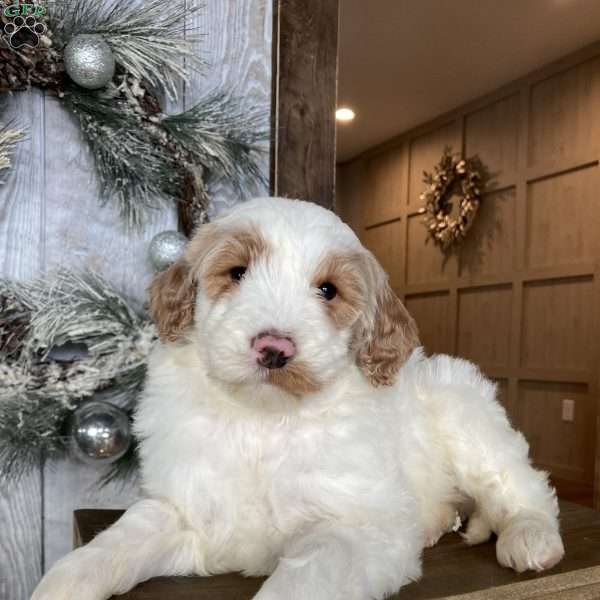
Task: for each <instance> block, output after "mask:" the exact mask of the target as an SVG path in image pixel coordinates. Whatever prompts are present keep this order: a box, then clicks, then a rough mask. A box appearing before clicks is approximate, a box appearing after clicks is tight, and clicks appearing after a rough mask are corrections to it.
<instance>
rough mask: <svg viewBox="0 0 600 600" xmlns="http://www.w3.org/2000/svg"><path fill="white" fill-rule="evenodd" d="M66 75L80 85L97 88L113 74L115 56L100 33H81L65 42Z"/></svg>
mask: <svg viewBox="0 0 600 600" xmlns="http://www.w3.org/2000/svg"><path fill="white" fill-rule="evenodd" d="M64 60H65V70H66V71H67V75H68V76H69V77H70V78H71V79H72V80H73V81H74V82H75V83H76V84H77V85H80V86H81V87H84V88H87V89H88V90H97V89H99V88H101V87H104V86H105V85H106V84H107V83H108V82H109V81H111V79H112V78H113V76H114V74H115V57H114V56H113V53H112V50H111V49H110V46H109V45H108V44H107V42H106V41H105V40H104V39H103V38H102V36H101V35H98V34H95V33H81V34H79V35H76V36H75V37H73V39H72V40H71V41H70V42H69V43H68V44H67V47H66V48H65V53H64Z"/></svg>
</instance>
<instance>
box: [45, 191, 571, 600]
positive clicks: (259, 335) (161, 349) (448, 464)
mask: <svg viewBox="0 0 600 600" xmlns="http://www.w3.org/2000/svg"><path fill="white" fill-rule="evenodd" d="M151 312H152V314H153V316H154V319H155V321H156V323H157V326H158V330H159V332H160V336H161V340H162V343H160V344H158V345H157V346H156V348H155V350H154V351H153V354H152V357H151V360H150V365H149V370H148V381H147V385H146V389H145V392H144V393H143V396H142V398H141V400H140V404H139V409H138V411H137V415H136V419H135V430H136V433H137V436H138V438H139V439H140V441H141V446H140V454H141V460H142V473H143V487H144V490H145V492H146V494H147V496H148V499H146V500H142V501H141V502H139V503H137V504H135V505H134V506H132V507H131V508H130V509H129V510H128V511H127V512H126V513H125V515H124V516H123V517H122V518H121V519H120V520H119V521H118V522H117V523H115V524H114V525H113V526H112V527H111V528H110V529H108V530H107V531H105V532H104V533H101V534H100V535H98V536H97V537H96V539H95V540H93V541H92V542H91V543H90V544H88V545H87V546H85V547H83V548H80V549H78V550H76V551H75V552H73V553H71V554H69V555H68V556H66V557H65V558H63V559H62V560H61V561H60V562H58V563H57V564H56V566H54V567H53V568H52V569H51V570H50V571H49V573H48V574H47V575H46V576H45V577H44V579H43V580H42V582H41V583H40V585H39V587H38V589H37V590H36V592H35V593H34V594H33V598H34V600H67V599H71V598H77V599H78V600H100V599H104V598H107V597H108V596H110V595H111V594H119V593H123V592H126V591H127V590H129V589H130V588H132V587H133V586H135V585H136V584H137V583H139V582H141V581H143V580H145V579H148V578H150V577H154V576H158V575H175V574H197V575H209V574H213V573H222V572H228V571H241V572H243V573H246V574H248V575H262V574H269V575H270V577H269V579H268V580H267V581H266V583H265V584H264V585H263V587H262V588H261V590H260V591H259V593H258V594H257V596H256V597H255V598H257V599H259V600H271V599H273V600H274V599H278V600H281V599H285V600H301V599H302V600H320V599H323V600H325V599H327V600H332V599H336V598H339V599H344V600H351V599H356V600H365V599H368V598H374V599H379V598H383V597H384V596H386V595H387V594H390V593H392V592H394V591H396V590H398V589H399V588H400V587H401V586H403V585H405V584H407V583H409V582H411V581H413V580H415V579H417V578H418V577H419V576H420V574H421V566H420V565H421V553H422V550H423V547H424V546H425V545H427V544H433V543H435V541H437V539H438V538H439V537H440V536H441V535H443V534H444V533H445V532H446V531H448V530H450V529H451V528H452V527H453V526H454V524H455V522H456V520H457V511H458V512H460V513H461V514H463V513H464V512H466V511H470V512H471V513H472V514H471V517H470V520H469V524H468V527H467V530H466V533H465V539H466V541H467V543H478V542H482V541H484V540H486V539H488V537H489V536H490V533H491V532H492V531H493V532H495V533H496V534H497V535H498V541H497V556H498V560H499V562H500V563H501V564H502V565H505V566H508V567H512V568H514V569H516V570H517V571H523V570H525V569H535V570H541V569H547V568H550V567H552V566H553V565H554V564H556V563H557V562H558V561H559V560H560V559H561V557H562V555H563V552H564V551H563V545H562V541H561V538H560V535H559V526H558V520H557V515H558V509H557V502H556V498H555V494H554V491H553V490H552V489H551V488H550V487H549V485H548V482H547V478H546V475H545V474H543V473H541V472H538V471H536V470H534V469H533V468H532V467H531V466H530V463H529V459H528V446H527V443H526V442H525V439H524V438H523V436H522V435H521V434H520V433H517V432H515V431H514V430H513V429H512V428H511V427H510V425H509V422H508V420H507V418H506V414H505V412H504V410H503V408H502V407H501V406H500V404H499V403H498V402H497V400H496V393H495V388H494V385H493V384H492V383H491V382H489V381H488V380H486V379H485V378H484V377H483V376H482V375H481V374H480V372H479V371H478V370H477V368H476V367H475V366H474V365H472V364H470V363H468V362H465V361H463V360H458V359H453V358H449V357H447V356H437V357H433V358H426V357H425V356H424V355H423V353H422V351H421V350H420V349H419V348H418V346H419V342H418V338H417V331H416V327H415V324H414V322H413V320H412V319H411V317H410V316H409V315H408V313H407V312H406V310H405V308H404V307H403V305H402V304H401V302H400V301H399V300H398V298H397V297H396V296H395V295H394V293H393V292H392V290H391V289H390V287H389V285H388V282H387V277H386V275H385V274H384V272H383V270H382V269H381V267H380V266H379V265H378V263H377V262H376V260H375V259H374V258H373V256H372V255H371V254H370V253H369V252H368V251H367V250H365V249H364V248H363V247H362V246H361V244H360V242H359V241H358V239H357V238H356V236H355V235H354V234H353V233H352V231H351V230H350V229H349V228H348V227H347V226H346V225H344V224H343V223H342V222H341V221H340V220H339V219H338V218H337V217H336V216H335V215H334V214H333V213H331V212H328V211H326V210H324V209H322V208H320V207H318V206H316V205H313V204H309V203H305V202H300V201H292V200H284V199H276V198H264V199H257V200H253V201H251V202H248V203H246V204H243V205H241V206H239V207H237V208H235V209H234V210H232V211H231V212H230V213H229V214H227V215H225V216H223V217H221V218H219V219H217V220H216V221H215V222H214V223H211V224H209V225H205V226H202V227H201V229H200V231H199V232H198V234H197V235H196V236H195V237H194V239H193V240H192V241H191V243H190V244H189V246H188V249H187V252H186V254H185V257H184V258H182V259H181V260H180V261H179V262H177V263H176V264H175V265H173V266H172V267H171V268H170V269H168V270H167V271H165V272H163V273H161V274H160V275H158V277H157V278H156V280H155V281H154V283H153V286H152V289H151Z"/></svg>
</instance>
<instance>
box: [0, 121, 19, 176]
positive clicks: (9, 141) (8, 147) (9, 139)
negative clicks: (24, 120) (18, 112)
mask: <svg viewBox="0 0 600 600" xmlns="http://www.w3.org/2000/svg"><path fill="white" fill-rule="evenodd" d="M24 138H25V131H24V130H23V129H15V128H14V127H13V125H12V124H11V123H9V124H7V125H2V126H0V171H4V170H6V169H9V168H10V167H11V166H12V155H13V153H14V151H15V147H16V145H17V143H18V142H20V141H21V140H23V139H24ZM3 183H5V181H4V180H3V179H0V184H3Z"/></svg>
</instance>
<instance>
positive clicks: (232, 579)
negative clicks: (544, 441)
mask: <svg viewBox="0 0 600 600" xmlns="http://www.w3.org/2000/svg"><path fill="white" fill-rule="evenodd" d="M121 514H122V511H118V510H77V511H75V544H76V545H81V544H85V543H87V542H88V541H90V540H91V539H92V538H93V537H94V535H96V534H97V533H98V532H99V531H102V530H103V529H105V528H106V527H108V526H109V525H110V524H111V523H113V522H114V521H115V520H116V519H118V518H119V516H120V515H121ZM561 526H562V533H563V540H564V543H565V549H566V556H565V558H564V559H563V561H562V562H561V563H560V564H559V565H557V566H556V567H555V568H554V569H551V570H550V571H546V572H543V573H539V574H538V573H531V572H528V573H524V574H521V575H519V574H517V573H514V572H513V571H512V570H510V569H504V568H502V567H501V566H500V565H498V563H497V562H496V554H495V547H494V543H493V542H488V543H486V544H482V545H480V546H475V547H471V548H470V547H469V546H466V545H465V544H464V543H463V541H462V539H461V538H460V536H459V535H458V534H449V535H446V536H445V537H444V538H442V540H441V541H440V542H439V543H438V544H437V545H436V546H435V547H434V548H429V549H427V550H425V553H424V559H423V563H424V564H423V573H424V574H423V577H422V579H421V580H420V581H418V582H417V583H413V584H411V585H409V586H406V587H405V588H403V589H402V591H401V592H400V593H399V594H397V595H395V596H393V600H408V599H409V598H410V599H411V600H425V599H429V600H431V599H437V600H440V599H442V598H444V599H447V598H454V597H457V596H458V597H460V600H496V599H500V598H502V599H510V600H524V599H530V598H531V599H533V598H535V600H539V599H541V598H544V599H546V600H558V599H560V600H586V599H589V600H592V599H597V598H600V512H596V511H594V510H591V509H589V508H587V507H584V506H580V505H577V504H572V503H570V502H561ZM262 582H263V579H258V578H257V579H251V578H245V577H242V576H240V575H237V574H231V575H218V576H215V577H159V578H156V579H151V580H149V581H147V582H145V583H142V584H140V585H138V586H137V587H136V588H135V589H134V590H132V591H131V592H129V593H127V594H124V595H122V596H118V597H116V596H115V599H117V598H118V600H165V599H166V598H168V599H169V600H179V599H181V600H183V599H190V600H209V599H210V600H249V599H250V598H252V596H253V594H254V593H255V592H256V591H257V590H258V588H259V587H260V585H261V583H262Z"/></svg>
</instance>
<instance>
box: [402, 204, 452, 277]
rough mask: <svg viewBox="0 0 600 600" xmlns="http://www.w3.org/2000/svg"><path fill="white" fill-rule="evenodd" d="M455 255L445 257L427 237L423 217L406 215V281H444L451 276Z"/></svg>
mask: <svg viewBox="0 0 600 600" xmlns="http://www.w3.org/2000/svg"><path fill="white" fill-rule="evenodd" d="M455 262H456V257H454V256H451V257H447V256H445V255H444V254H442V253H441V252H440V250H439V248H437V246H436V245H435V244H434V243H433V242H432V241H431V240H428V239H427V230H426V229H425V227H424V226H423V217H422V216H420V215H413V216H410V217H408V245H407V248H406V283H407V284H414V283H431V282H439V281H446V280H448V278H449V277H450V276H451V271H452V269H453V268H454V263H455Z"/></svg>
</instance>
